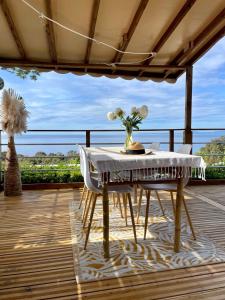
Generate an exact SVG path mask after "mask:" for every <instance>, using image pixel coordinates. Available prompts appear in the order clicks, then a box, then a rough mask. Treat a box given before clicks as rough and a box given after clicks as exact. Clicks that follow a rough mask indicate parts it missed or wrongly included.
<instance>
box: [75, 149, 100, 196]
mask: <svg viewBox="0 0 225 300" xmlns="http://www.w3.org/2000/svg"><path fill="white" fill-rule="evenodd" d="M79 152H80V165H81V166H82V167H81V169H82V171H83V174H82V175H83V177H84V184H85V185H86V187H87V188H88V189H89V190H90V191H92V192H95V193H100V192H101V191H100V189H98V187H97V186H96V185H95V184H94V183H93V180H92V178H91V173H90V168H89V161H88V156H87V153H86V151H85V149H84V148H83V147H82V146H79ZM82 171H81V172H82Z"/></svg>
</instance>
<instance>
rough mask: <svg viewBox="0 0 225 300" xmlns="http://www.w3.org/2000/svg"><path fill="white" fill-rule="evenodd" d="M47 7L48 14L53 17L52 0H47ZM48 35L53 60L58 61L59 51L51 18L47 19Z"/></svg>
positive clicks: (46, 28)
mask: <svg viewBox="0 0 225 300" xmlns="http://www.w3.org/2000/svg"><path fill="white" fill-rule="evenodd" d="M45 8H46V13H47V16H48V17H49V18H50V19H52V5H51V0H45ZM45 30H46V36H47V41H48V49H49V54H50V57H51V60H52V62H57V51H56V43H55V35H54V28H53V23H52V22H51V21H49V20H46V25H45Z"/></svg>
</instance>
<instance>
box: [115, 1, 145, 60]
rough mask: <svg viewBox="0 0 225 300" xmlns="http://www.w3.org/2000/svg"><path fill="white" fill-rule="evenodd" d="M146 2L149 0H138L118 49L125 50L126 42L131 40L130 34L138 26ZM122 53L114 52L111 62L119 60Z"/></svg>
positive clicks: (131, 34)
mask: <svg viewBox="0 0 225 300" xmlns="http://www.w3.org/2000/svg"><path fill="white" fill-rule="evenodd" d="M148 2H149V0H141V1H140V4H139V6H138V8H137V11H136V13H135V15H134V17H133V20H132V22H131V24H130V27H129V29H128V31H127V33H125V34H124V35H123V41H122V44H121V46H120V47H119V50H120V51H126V49H127V47H128V44H129V42H130V40H131V38H132V36H133V34H134V32H135V29H136V28H137V26H138V23H139V21H140V19H141V17H142V15H143V13H144V11H145V8H146V6H147V4H148ZM123 55H124V54H123V53H121V52H116V55H115V57H114V59H113V62H114V63H115V62H120V61H121V59H122V57H123Z"/></svg>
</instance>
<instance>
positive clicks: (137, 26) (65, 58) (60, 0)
mask: <svg viewBox="0 0 225 300" xmlns="http://www.w3.org/2000/svg"><path fill="white" fill-rule="evenodd" d="M27 3H28V4H30V5H31V6H32V7H33V8H35V9H36V10H37V11H38V12H39V13H37V11H34V10H33V9H32V8H31V7H29V5H27ZM27 3H25V2H24V1H23V0H17V1H14V0H0V8H1V9H0V28H1V34H0V66H2V67H5V68H10V67H20V68H24V69H37V70H39V71H51V70H54V71H56V72H60V73H65V72H72V73H74V74H77V75H84V74H89V75H92V76H103V75H104V76H107V77H110V78H117V77H122V78H125V79H133V78H136V79H138V80H149V79H150V80H154V81H157V82H161V81H166V82H170V83H174V82H176V80H177V79H178V78H179V77H180V76H181V75H182V74H183V73H184V72H186V97H185V136H184V142H185V143H191V141H192V135H191V114H192V65H193V64H194V63H195V62H196V61H197V60H198V59H199V58H200V57H201V56H202V55H203V54H204V53H206V52H207V51H208V50H209V49H210V48H211V47H212V46H213V45H214V44H215V43H216V42H217V41H218V40H220V39H221V38H222V37H223V36H224V35H225V2H224V0H213V1H212V0H167V1H165V0H122V1H121V0H39V1H37V0H28V1H27ZM44 16H45V17H47V18H45V17H44ZM51 20H54V21H57V22H58V23H59V24H61V25H63V26H66V27H68V28H69V29H72V30H76V31H78V32H80V33H81V34H84V35H86V36H88V37H90V38H91V39H87V38H83V37H81V36H78V35H76V34H74V33H72V32H71V31H68V30H66V29H64V28H62V27H60V26H59V25H57V24H56V23H54V22H52V21H51ZM92 39H96V40H97V41H103V42H105V43H107V44H110V45H111V46H112V47H111V48H109V47H105V46H103V45H102V44H99V43H98V42H97V43H96V42H95V41H93V40H92ZM115 48H116V49H117V50H115ZM127 52H132V53H133V54H132V55H131V54H129V53H127ZM140 53H142V54H140ZM143 53H145V55H144V54H143ZM149 53H155V55H154V56H151V55H149Z"/></svg>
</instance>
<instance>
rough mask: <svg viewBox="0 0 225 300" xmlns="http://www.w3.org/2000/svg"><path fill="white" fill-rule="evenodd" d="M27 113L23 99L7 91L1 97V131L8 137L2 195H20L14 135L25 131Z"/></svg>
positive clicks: (19, 176) (19, 177) (13, 92)
mask: <svg viewBox="0 0 225 300" xmlns="http://www.w3.org/2000/svg"><path fill="white" fill-rule="evenodd" d="M27 117H28V111H27V110H26V107H25V104H24V101H23V98H22V97H21V96H19V95H18V94H16V93H15V91H14V90H12V89H8V90H4V91H3V97H2V122H1V123H2V130H3V131H5V132H6V133H7V135H8V150H7V154H6V158H5V172H4V193H5V195H6V196H18V195H21V193H22V183H21V175H20V169H19V162H18V158H17V154H16V148H15V142H14V135H15V134H18V133H22V132H26V130H27Z"/></svg>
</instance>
